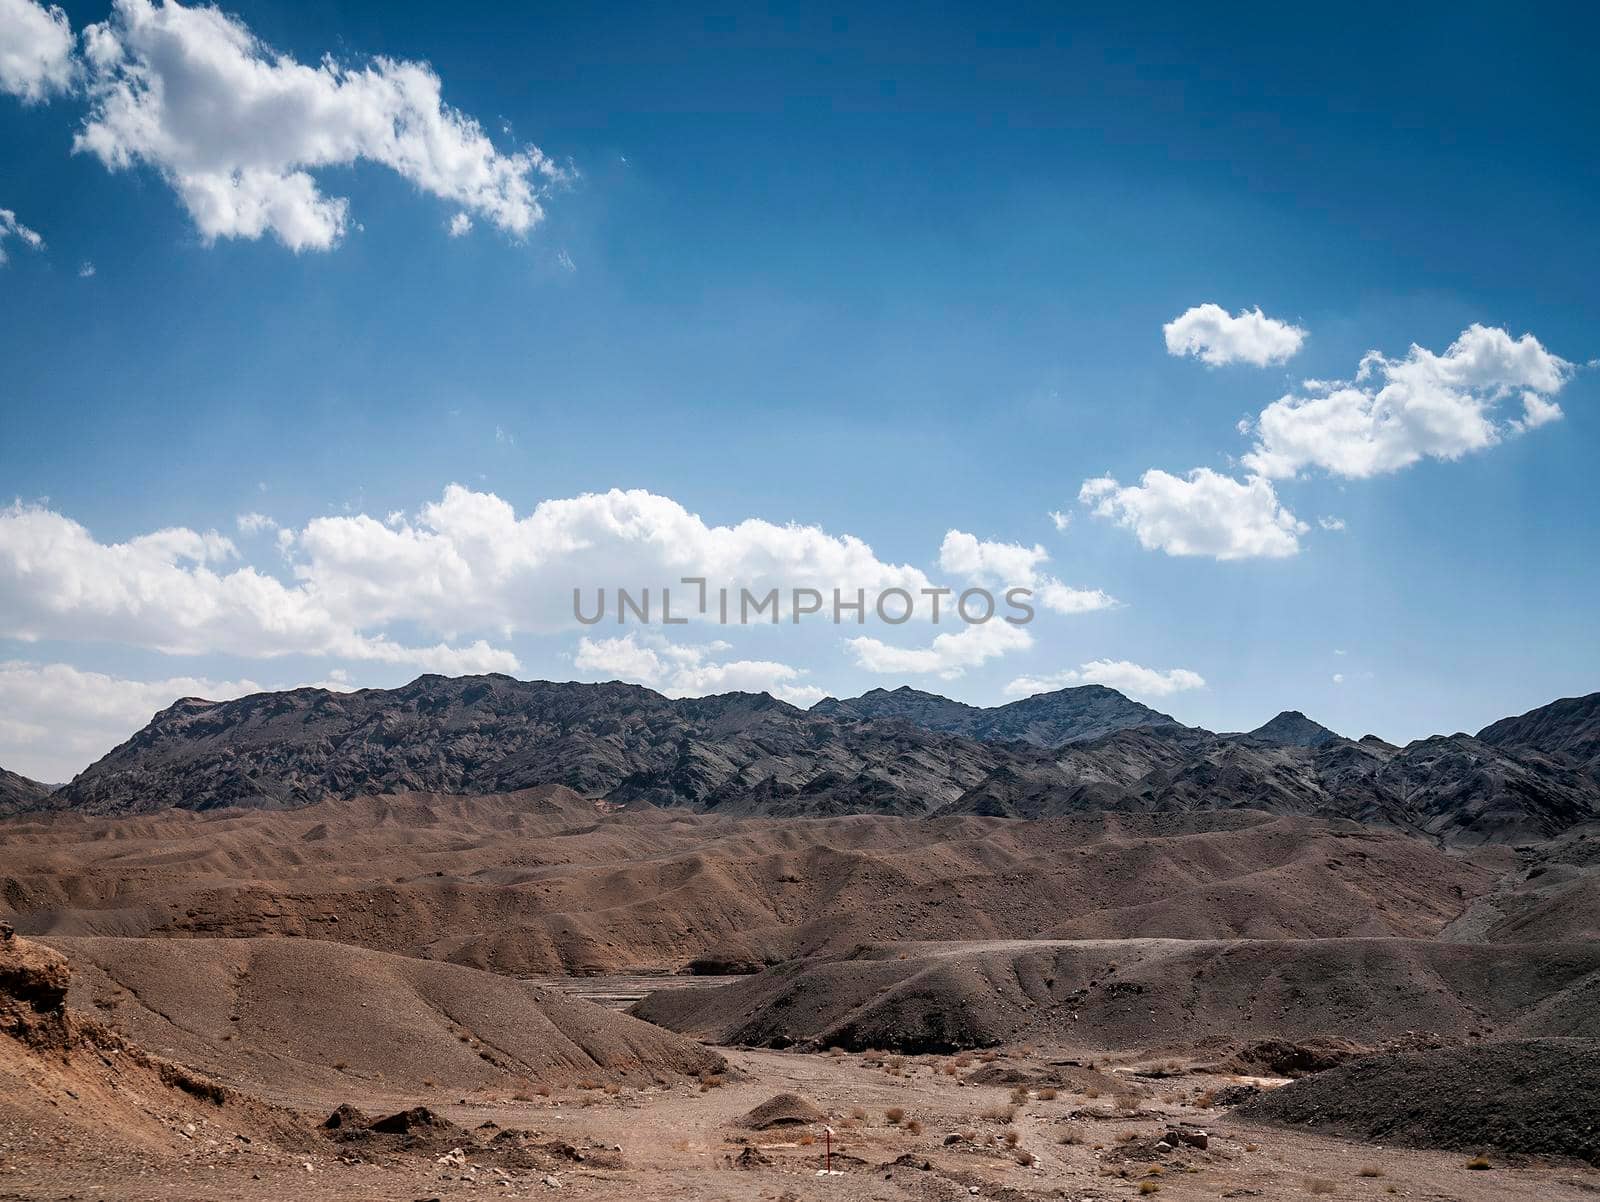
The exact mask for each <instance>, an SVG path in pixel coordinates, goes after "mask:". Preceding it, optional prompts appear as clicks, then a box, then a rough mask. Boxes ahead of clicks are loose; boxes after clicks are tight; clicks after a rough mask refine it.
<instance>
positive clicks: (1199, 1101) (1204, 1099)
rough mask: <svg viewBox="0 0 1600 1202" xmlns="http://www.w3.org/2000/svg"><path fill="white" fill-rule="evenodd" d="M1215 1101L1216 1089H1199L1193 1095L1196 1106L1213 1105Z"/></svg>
mask: <svg viewBox="0 0 1600 1202" xmlns="http://www.w3.org/2000/svg"><path fill="white" fill-rule="evenodd" d="M1216 1102H1217V1091H1216V1090H1214V1089H1206V1090H1201V1091H1200V1092H1199V1093H1197V1094H1195V1096H1194V1104H1195V1105H1196V1106H1214V1105H1216Z"/></svg>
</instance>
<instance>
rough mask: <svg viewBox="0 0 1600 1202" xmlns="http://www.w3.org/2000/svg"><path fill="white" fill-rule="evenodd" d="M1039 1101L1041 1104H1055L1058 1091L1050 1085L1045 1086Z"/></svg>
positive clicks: (1040, 1092) (1040, 1093)
mask: <svg viewBox="0 0 1600 1202" xmlns="http://www.w3.org/2000/svg"><path fill="white" fill-rule="evenodd" d="M1039 1100H1040V1101H1041V1102H1054V1101H1055V1100H1056V1090H1054V1089H1053V1088H1051V1087H1050V1086H1048V1085H1047V1086H1045V1087H1044V1088H1043V1089H1041V1090H1040V1091H1039Z"/></svg>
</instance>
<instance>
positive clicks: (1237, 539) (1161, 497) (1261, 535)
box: [1078, 467, 1309, 559]
mask: <svg viewBox="0 0 1600 1202" xmlns="http://www.w3.org/2000/svg"><path fill="white" fill-rule="evenodd" d="M1078 500H1079V501H1080V502H1082V503H1083V504H1085V505H1088V506H1089V507H1090V509H1091V512H1093V513H1094V514H1095V515H1096V516H1097V517H1103V518H1110V519H1111V520H1113V521H1115V522H1116V523H1117V524H1118V525H1121V526H1125V527H1127V528H1128V529H1129V530H1132V531H1133V532H1134V534H1135V535H1137V536H1138V539H1139V543H1140V545H1141V546H1143V547H1144V548H1145V549H1147V550H1159V551H1165V552H1166V553H1167V554H1168V555H1209V556H1213V557H1215V558H1217V559H1251V558H1259V557H1265V558H1278V557H1282V556H1285V555H1293V554H1295V552H1297V551H1298V550H1299V549H1300V542H1299V536H1300V535H1301V534H1303V533H1305V532H1306V531H1307V530H1308V529H1309V527H1308V526H1307V525H1306V524H1305V523H1304V522H1302V521H1300V520H1298V519H1297V518H1296V517H1295V516H1294V514H1292V513H1290V512H1289V511H1288V510H1287V509H1285V508H1284V507H1283V505H1282V504H1281V503H1280V502H1279V500H1278V496H1277V493H1276V492H1275V491H1274V490H1273V487H1272V484H1271V483H1270V482H1269V481H1267V480H1263V479H1261V478H1260V477H1258V476H1252V477H1250V478H1249V479H1247V480H1245V481H1243V482H1240V481H1238V480H1235V479H1232V478H1231V477H1229V476H1223V475H1220V474H1219V473H1217V472H1214V471H1212V470H1211V469H1210V468H1204V467H1200V468H1195V469H1194V470H1193V471H1192V472H1190V473H1189V474H1188V476H1174V475H1171V474H1169V473H1167V472H1163V471H1160V470H1158V469H1151V470H1150V471H1148V472H1146V473H1145V474H1144V475H1143V476H1142V477H1141V478H1140V481H1139V483H1138V484H1137V485H1128V486H1126V487H1124V486H1123V485H1121V484H1119V483H1118V482H1117V481H1116V480H1114V479H1112V478H1111V477H1109V476H1103V477H1100V478H1099V479H1095V480H1086V481H1084V484H1083V487H1082V489H1080V490H1079V492H1078Z"/></svg>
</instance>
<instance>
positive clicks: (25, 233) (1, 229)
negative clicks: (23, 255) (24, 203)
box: [0, 209, 44, 263]
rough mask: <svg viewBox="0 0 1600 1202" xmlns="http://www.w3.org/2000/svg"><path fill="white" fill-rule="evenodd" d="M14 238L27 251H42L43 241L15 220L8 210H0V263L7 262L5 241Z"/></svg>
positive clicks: (14, 215)
mask: <svg viewBox="0 0 1600 1202" xmlns="http://www.w3.org/2000/svg"><path fill="white" fill-rule="evenodd" d="M9 238H15V239H16V240H17V241H18V242H20V243H22V245H23V246H26V247H27V248H28V249H29V250H43V249H44V239H43V238H41V237H40V236H39V235H38V234H36V233H34V231H32V230H30V229H29V228H28V227H27V226H25V225H23V224H22V222H20V221H18V220H17V215H16V214H15V213H13V212H12V211H11V210H10V209H0V263H5V262H7V261H8V260H7V258H6V240H7V239H9Z"/></svg>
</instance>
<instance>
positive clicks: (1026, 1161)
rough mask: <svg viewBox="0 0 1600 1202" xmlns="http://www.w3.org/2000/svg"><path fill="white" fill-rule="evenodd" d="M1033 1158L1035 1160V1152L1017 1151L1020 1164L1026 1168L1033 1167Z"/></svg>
mask: <svg viewBox="0 0 1600 1202" xmlns="http://www.w3.org/2000/svg"><path fill="white" fill-rule="evenodd" d="M1033 1160H1034V1157H1033V1153H1032V1152H1018V1153H1017V1163H1018V1164H1020V1165H1021V1166H1022V1167H1023V1168H1025V1169H1026V1168H1031V1167H1032V1166H1033Z"/></svg>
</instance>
